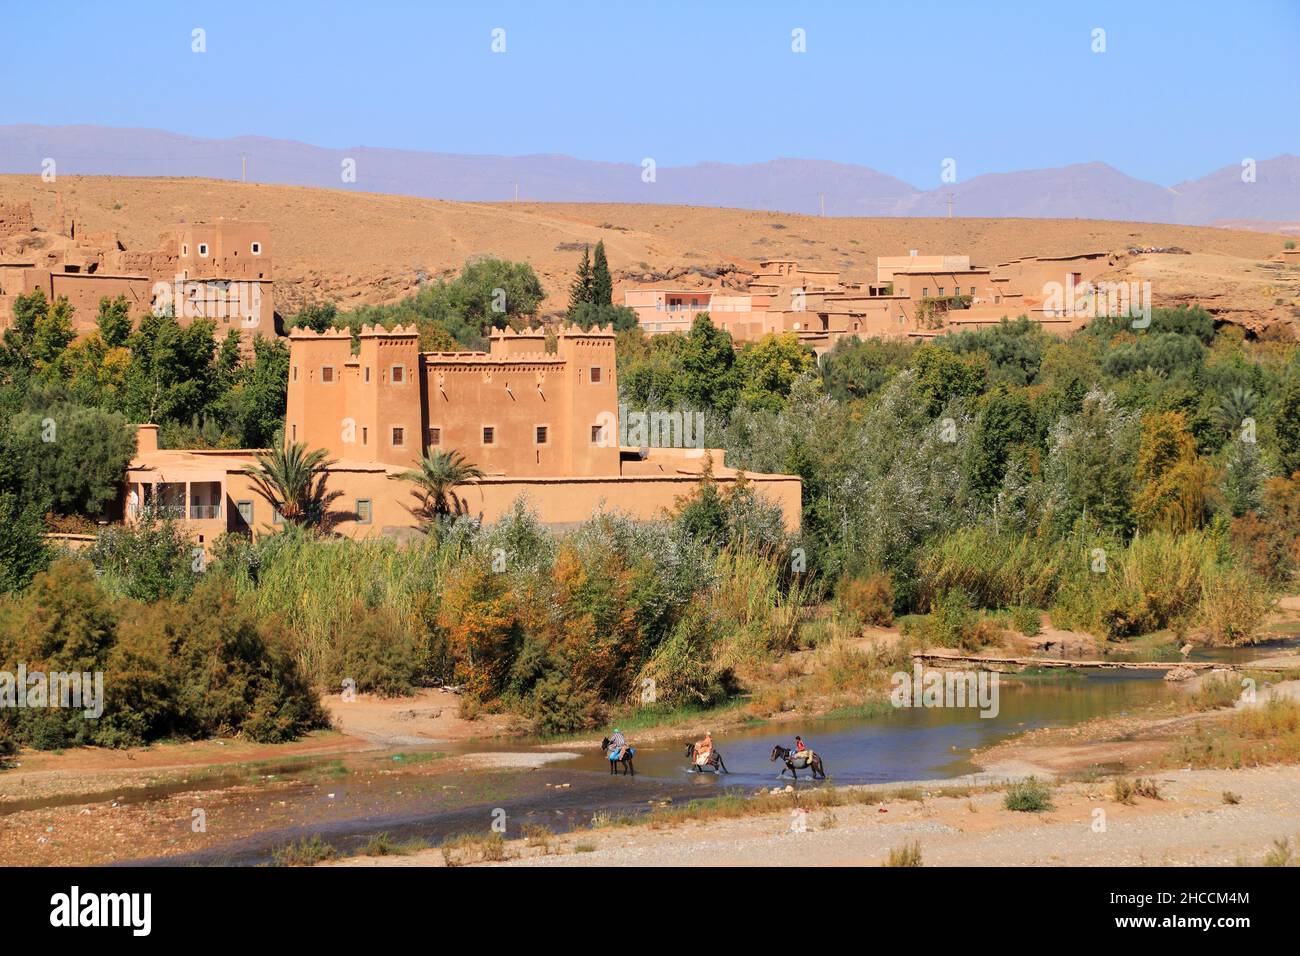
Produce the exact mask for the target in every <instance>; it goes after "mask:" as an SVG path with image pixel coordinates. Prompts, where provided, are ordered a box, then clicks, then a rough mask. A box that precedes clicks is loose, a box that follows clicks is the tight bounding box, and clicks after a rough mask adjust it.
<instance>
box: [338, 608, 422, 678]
mask: <svg viewBox="0 0 1300 956" xmlns="http://www.w3.org/2000/svg"><path fill="white" fill-rule="evenodd" d="M345 619H346V620H347V622H348V623H347V625H346V626H343V627H342V629H341V632H340V633H339V634H337V635H336V636H335V638H334V642H333V646H334V654H333V658H332V665H331V668H330V673H331V678H332V679H331V680H330V686H331V687H332V688H333V689H335V690H337V689H338V688H340V687H342V686H343V684H344V681H347V680H351V681H352V682H353V685H352V686H353V687H354V689H355V690H356V691H357V692H358V693H362V694H378V695H379V696H380V697H405V696H407V695H409V694H411V693H413V692H414V690H415V681H416V678H417V675H418V671H419V665H420V648H419V646H418V644H417V642H416V638H415V636H414V635H413V634H412V633H411V626H410V623H409V621H408V619H407V618H406V617H404V616H402V615H401V614H399V613H398V612H397V611H396V610H394V609H393V608H389V607H382V606H381V607H373V608H371V607H366V606H365V605H363V604H361V603H360V602H356V603H354V604H353V605H352V606H351V608H350V611H349V613H348V614H347V615H346V616H345Z"/></svg>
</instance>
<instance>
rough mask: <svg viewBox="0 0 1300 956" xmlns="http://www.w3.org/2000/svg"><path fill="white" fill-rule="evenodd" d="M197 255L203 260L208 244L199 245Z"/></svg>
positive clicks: (206, 255)
mask: <svg viewBox="0 0 1300 956" xmlns="http://www.w3.org/2000/svg"><path fill="white" fill-rule="evenodd" d="M199 255H200V256H202V257H203V258H204V259H206V258H207V257H208V244H207V243H206V242H200V243H199Z"/></svg>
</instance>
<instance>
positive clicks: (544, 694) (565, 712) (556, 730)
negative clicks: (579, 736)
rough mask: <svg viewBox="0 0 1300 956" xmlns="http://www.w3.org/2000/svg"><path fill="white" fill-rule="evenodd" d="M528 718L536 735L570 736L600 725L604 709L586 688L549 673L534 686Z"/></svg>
mask: <svg viewBox="0 0 1300 956" xmlns="http://www.w3.org/2000/svg"><path fill="white" fill-rule="evenodd" d="M530 711H531V712H530V714H529V716H531V717H532V719H533V721H534V722H535V723H536V726H537V732H538V733H540V734H547V735H557V734H571V733H576V732H577V731H580V730H590V729H591V728H592V727H595V726H597V725H598V724H600V723H601V721H602V719H603V718H604V714H605V708H604V706H603V705H602V704H601V702H600V697H599V696H598V695H597V694H596V692H595V691H593V690H592V689H591V688H589V687H582V686H579V685H578V684H577V683H576V682H574V681H573V680H572V679H571V678H569V677H568V676H567V675H565V674H562V673H554V672H553V673H550V674H548V675H547V676H546V677H544V678H543V679H542V680H541V681H539V682H538V684H537V686H536V687H535V688H534V690H533V694H532V699H531V701H530Z"/></svg>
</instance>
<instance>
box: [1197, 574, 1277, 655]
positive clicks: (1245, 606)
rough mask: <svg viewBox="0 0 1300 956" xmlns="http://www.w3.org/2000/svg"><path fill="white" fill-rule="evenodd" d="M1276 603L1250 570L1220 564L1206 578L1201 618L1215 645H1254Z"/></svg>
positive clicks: (1202, 594) (1202, 595)
mask: <svg viewBox="0 0 1300 956" xmlns="http://www.w3.org/2000/svg"><path fill="white" fill-rule="evenodd" d="M1271 603H1272V602H1271V601H1270V599H1269V596H1268V593H1267V591H1266V590H1265V588H1264V586H1263V584H1262V583H1261V582H1260V581H1259V579H1257V578H1256V577H1255V576H1254V575H1253V574H1251V573H1250V572H1249V571H1246V570H1245V569H1243V568H1238V567H1223V566H1216V567H1215V568H1213V569H1212V570H1211V571H1210V572H1209V573H1208V574H1207V575H1206V577H1205V581H1204V584H1203V586H1202V589H1201V601H1200V605H1199V607H1198V609H1197V614H1198V617H1199V619H1200V621H1201V623H1203V624H1204V625H1205V627H1206V628H1207V629H1208V630H1209V634H1210V641H1211V643H1214V644H1226V645H1229V646H1232V645H1237V644H1251V643H1254V642H1255V640H1256V639H1257V635H1258V632H1259V626H1260V624H1262V623H1263V622H1264V617H1265V615H1266V614H1267V613H1268V609H1269V605H1270V604H1271Z"/></svg>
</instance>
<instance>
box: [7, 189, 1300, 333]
mask: <svg viewBox="0 0 1300 956" xmlns="http://www.w3.org/2000/svg"><path fill="white" fill-rule="evenodd" d="M59 195H61V196H62V198H63V204H64V209H65V211H66V212H67V213H69V214H75V216H76V218H77V220H78V222H79V223H80V224H81V227H82V228H83V230H84V231H86V232H88V233H99V232H114V233H116V234H117V236H118V237H119V239H120V241H121V242H122V244H123V245H124V246H125V247H126V248H128V249H148V248H152V247H153V246H154V245H155V244H156V243H157V240H158V236H159V233H160V232H161V231H162V230H163V229H164V228H166V227H167V226H169V225H172V224H174V223H176V222H179V221H200V220H215V219H217V218H220V217H223V216H224V217H227V218H242V219H264V220H268V221H270V222H271V223H272V224H273V228H272V239H273V257H274V269H275V279H276V306H277V309H278V310H279V311H280V312H281V313H282V314H289V313H291V312H293V311H295V309H296V308H297V307H298V305H300V304H301V303H302V302H304V301H312V300H316V301H322V300H337V301H338V302H339V304H340V306H341V307H343V308H347V307H350V306H352V305H355V304H358V303H363V302H368V303H379V302H390V301H394V300H396V299H399V298H401V297H402V296H404V295H408V294H410V293H411V292H412V291H413V290H414V289H415V288H416V287H417V285H418V283H419V282H420V281H421V279H422V278H426V277H428V278H436V277H438V276H440V275H447V274H451V273H454V272H455V271H457V270H458V269H459V268H460V266H461V265H462V264H463V263H464V261H465V260H466V259H468V258H470V257H473V256H477V255H497V256H503V257H505V258H509V259H517V260H525V261H527V262H529V263H531V264H532V266H533V268H534V269H535V270H536V271H537V274H538V276H539V277H540V278H541V279H542V282H543V284H544V285H545V287H546V291H547V294H548V298H547V300H546V303H545V305H544V309H545V310H547V311H551V312H553V311H558V310H560V309H562V308H563V307H564V305H565V304H566V302H567V288H568V284H569V282H570V280H571V278H572V274H573V270H574V267H575V266H576V264H577V260H578V258H579V256H580V254H581V248H582V246H583V244H594V243H595V242H596V241H597V240H601V239H603V240H604V242H605V245H606V248H607V250H608V252H609V259H610V265H611V268H612V269H613V270H614V273H615V276H616V279H618V280H619V281H620V282H624V283H626V282H643V281H656V280H658V281H672V282H674V283H677V284H682V285H687V286H702V285H707V284H714V283H716V282H718V281H722V282H724V283H726V284H729V285H738V286H743V284H744V282H745V281H746V279H747V275H746V274H747V273H750V272H752V271H753V270H754V269H755V268H756V266H757V263H758V262H759V260H761V259H766V258H793V259H798V260H799V261H800V262H802V263H806V264H807V265H810V266H814V267H818V268H825V269H835V270H838V271H840V272H841V273H842V274H843V275H844V276H845V277H846V278H847V279H850V280H862V279H874V277H875V260H876V257H877V256H881V255H901V254H905V253H906V252H907V251H908V250H909V249H918V250H920V251H921V252H923V253H939V252H944V253H968V254H969V255H970V256H971V258H972V261H974V262H976V263H978V264H994V263H997V262H1001V261H1005V260H1007V259H1010V258H1013V257H1016V256H1024V255H1032V254H1040V255H1053V254H1066V253H1073V252H1081V251H1089V250H1106V251H1114V252H1118V251H1123V250H1127V249H1130V248H1138V249H1169V248H1176V249H1179V250H1185V251H1186V252H1187V253H1191V256H1190V257H1189V256H1187V255H1182V254H1170V253H1145V254H1138V255H1134V256H1132V257H1131V259H1129V260H1126V263H1127V264H1128V265H1130V266H1131V267H1132V269H1133V271H1134V272H1135V273H1136V272H1140V273H1141V274H1142V276H1143V277H1144V278H1149V279H1151V281H1152V284H1153V295H1154V299H1155V302H1156V304H1157V305H1161V304H1168V303H1176V302H1179V301H1192V300H1197V301H1202V302H1203V303H1204V304H1206V305H1207V307H1210V308H1215V307H1216V305H1217V307H1218V308H1219V311H1220V313H1221V314H1222V315H1223V317H1224V318H1227V319H1231V320H1234V321H1242V322H1243V324H1247V325H1251V326H1252V327H1262V326H1263V325H1264V324H1267V323H1272V322H1277V321H1285V322H1290V321H1291V320H1292V319H1293V318H1294V314H1295V310H1296V307H1297V306H1298V305H1300V288H1297V286H1298V285H1300V282H1298V281H1297V270H1294V269H1291V270H1283V269H1282V267H1281V266H1280V265H1278V264H1276V263H1268V262H1266V261H1265V260H1267V259H1268V258H1269V257H1270V256H1273V255H1275V254H1276V253H1278V252H1279V251H1280V250H1281V248H1282V245H1283V242H1284V239H1285V237H1284V236H1281V235H1278V234H1276V233H1262V232H1249V231H1242V230H1229V229H1220V228H1213V227H1196V226H1178V225H1165V224H1158V223H1136V222H1109V221H1095V220H1083V219H1065V220H1051V219H972V218H954V219H940V218H934V217H918V218H910V219H898V218H874V217H873V218H866V217H860V218H851V217H827V218H820V217H815V216H804V215H797V214H793V213H772V212H756V211H750V210H743V209H723V208H711V207H704V206H654V205H636V204H616V203H611V204H606V203H589V204H588V203H518V204H515V203H464V202H449V201H443V200H433V199H421V198H415V197H409V196H395V195H383V194H375V193H352V192H342V191H339V190H331V189H317V188H309V187H297V186H271V185H262V184H252V183H249V184H243V183H237V182H230V181H225V180H206V179H159V178H137V177H120V176H62V175H61V176H60V177H59V178H58V180H57V182H56V183H46V182H43V181H42V180H41V179H40V177H39V176H35V175H24V176H17V175H6V176H0V203H6V202H24V201H27V202H31V204H32V208H33V213H34V219H35V222H36V224H37V226H38V227H40V226H45V227H46V228H48V227H49V225H50V224H51V223H52V222H53V221H54V217H55V210H56V202H57V197H58V196H59ZM60 241H66V240H64V239H63V237H58V236H54V235H52V234H50V233H48V232H39V231H38V232H35V233H32V234H30V235H28V236H24V237H16V238H11V239H9V240H5V241H4V243H3V244H0V259H7V260H11V261H12V260H13V259H14V258H15V257H16V256H21V255H24V254H25V255H27V256H29V257H30V256H32V255H33V254H35V253H38V252H39V251H40V250H41V249H42V248H46V247H52V245H54V244H57V243H58V242H60ZM20 247H21V249H20ZM1200 257H1206V258H1204V259H1203V260H1202V259H1201V258H1200ZM1197 263H1202V264H1203V265H1204V266H1205V267H1204V268H1200V267H1198V266H1197Z"/></svg>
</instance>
